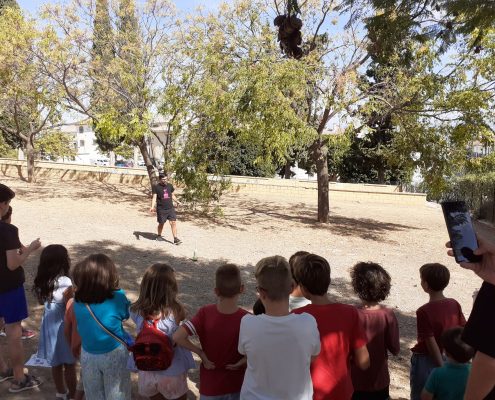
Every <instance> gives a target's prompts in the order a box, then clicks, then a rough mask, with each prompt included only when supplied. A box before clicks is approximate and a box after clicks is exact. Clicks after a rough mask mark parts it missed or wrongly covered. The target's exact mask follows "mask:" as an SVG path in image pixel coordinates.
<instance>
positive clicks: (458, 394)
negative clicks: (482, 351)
mask: <svg viewBox="0 0 495 400" xmlns="http://www.w3.org/2000/svg"><path fill="white" fill-rule="evenodd" d="M462 331H463V328H461V327H457V328H451V329H447V330H446V331H445V332H444V333H443V334H442V338H441V340H442V346H443V348H444V350H445V355H446V358H447V361H446V363H445V364H444V365H443V366H442V367H440V368H435V369H434V370H433V371H432V372H431V374H430V376H429V377H428V380H427V381H426V385H425V387H424V389H423V393H422V394H421V400H433V399H434V398H435V399H442V400H457V399H463V398H464V392H465V390H466V384H467V380H468V376H469V372H470V371H471V364H469V360H471V358H473V356H474V349H473V348H472V347H471V346H469V345H468V344H466V343H464V342H463V341H462V339H461V336H462Z"/></svg>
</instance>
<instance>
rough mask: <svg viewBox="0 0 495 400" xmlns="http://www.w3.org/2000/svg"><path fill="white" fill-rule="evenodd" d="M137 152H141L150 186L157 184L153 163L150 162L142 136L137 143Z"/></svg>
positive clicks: (146, 145)
mask: <svg viewBox="0 0 495 400" xmlns="http://www.w3.org/2000/svg"><path fill="white" fill-rule="evenodd" d="M138 147H139V150H140V151H141V155H142V156H143V161H144V164H145V165H146V170H147V171H148V177H149V179H150V185H151V186H153V185H155V184H156V183H157V179H156V176H155V169H154V168H153V163H152V162H151V157H150V153H149V151H148V144H147V143H146V137H145V136H143V138H142V139H141V141H140V142H139V145H138Z"/></svg>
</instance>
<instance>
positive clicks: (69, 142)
mask: <svg viewBox="0 0 495 400" xmlns="http://www.w3.org/2000/svg"><path fill="white" fill-rule="evenodd" d="M73 140H74V138H73V136H72V135H70V134H68V133H64V132H60V131H49V132H45V133H42V134H40V135H39V137H38V139H37V140H36V143H35V146H34V147H35V151H36V152H37V153H38V154H39V155H40V157H41V158H42V159H49V160H52V161H56V160H58V159H60V158H62V159H64V160H65V159H68V160H74V158H75V157H76V155H77V152H76V149H75V148H74V145H73Z"/></svg>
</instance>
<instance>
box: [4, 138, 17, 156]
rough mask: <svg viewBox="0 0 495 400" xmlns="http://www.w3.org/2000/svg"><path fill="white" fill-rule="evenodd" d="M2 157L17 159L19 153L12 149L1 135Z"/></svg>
mask: <svg viewBox="0 0 495 400" xmlns="http://www.w3.org/2000/svg"><path fill="white" fill-rule="evenodd" d="M0 157H4V158H15V157H17V151H16V150H15V148H13V147H11V146H10V145H9V144H8V143H7V142H6V141H5V139H4V137H3V135H1V134H0Z"/></svg>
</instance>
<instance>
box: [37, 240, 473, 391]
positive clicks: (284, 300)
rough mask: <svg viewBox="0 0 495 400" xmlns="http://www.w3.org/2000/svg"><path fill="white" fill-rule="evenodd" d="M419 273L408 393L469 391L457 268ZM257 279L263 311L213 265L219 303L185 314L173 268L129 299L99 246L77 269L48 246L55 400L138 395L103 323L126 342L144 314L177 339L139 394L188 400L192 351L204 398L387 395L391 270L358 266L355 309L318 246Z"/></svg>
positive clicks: (42, 349)
mask: <svg viewBox="0 0 495 400" xmlns="http://www.w3.org/2000/svg"><path fill="white" fill-rule="evenodd" d="M420 277H421V286H422V288H423V290H424V291H425V292H426V293H428V295H429V297H430V299H429V302H428V303H426V304H425V305H423V306H422V307H420V308H419V309H418V310H417V329H418V341H417V344H416V345H415V346H414V347H413V348H412V352H413V355H412V359H411V374H410V377H411V379H410V382H411V399H413V400H416V399H423V400H425V399H433V398H439V399H462V396H463V392H464V388H465V385H466V381H467V377H468V374H469V360H470V359H471V357H472V356H473V350H472V349H471V348H470V347H469V346H467V345H466V344H465V343H463V342H462V340H461V339H460V336H461V333H462V326H463V325H464V324H465V319H464V316H463V314H462V310H461V307H460V305H459V303H457V301H455V300H454V299H449V298H445V297H444V295H443V289H444V288H445V287H446V286H447V284H448V282H449V271H448V269H447V268H446V267H445V266H443V265H441V264H427V265H424V266H422V267H421V269H420ZM255 278H256V283H257V286H256V290H257V292H258V296H259V300H258V301H257V304H256V305H255V306H254V307H253V311H254V314H255V315H251V313H249V312H248V311H246V310H244V309H242V308H240V307H239V305H238V300H239V297H240V295H241V294H242V293H243V292H244V285H243V284H242V281H241V273H240V269H239V267H237V266H236V265H233V264H225V265H222V266H220V267H219V268H218V269H217V270H216V273H215V289H214V291H215V295H216V297H217V302H216V304H211V305H206V306H204V307H202V308H200V309H199V310H198V312H197V313H196V315H194V316H193V317H192V318H190V319H186V311H185V309H184V306H183V305H182V304H181V303H180V302H179V301H178V299H177V297H178V286H177V281H176V277H175V273H174V270H173V268H172V267H170V266H169V265H167V264H154V265H152V266H151V267H149V268H148V269H147V270H146V271H145V273H144V276H143V279H142V282H141V285H140V290H139V297H138V299H137V301H136V302H134V303H133V304H131V303H130V302H129V300H128V299H127V297H126V294H125V293H124V291H123V290H122V289H120V288H119V277H118V272H117V268H116V266H115V264H114V263H113V262H112V260H111V259H110V258H108V257H107V256H105V255H103V254H94V255H91V256H89V257H87V258H85V259H84V260H83V261H81V262H79V263H78V264H77V265H75V266H74V267H73V268H72V269H71V268H70V258H69V255H68V252H67V249H65V247H63V246H61V245H49V246H47V247H46V248H44V250H43V251H42V253H41V256H40V262H39V265H38V269H37V275H36V278H35V280H34V288H33V289H34V293H35V295H36V297H37V299H38V300H39V302H40V303H41V304H44V315H43V320H42V325H41V329H40V341H39V349H38V357H40V358H43V359H45V360H47V362H48V363H49V365H51V367H52V375H53V380H54V383H55V387H56V390H57V393H56V397H57V398H61V399H82V398H83V396H84V394H85V396H86V399H88V400H99V399H106V400H110V399H111V400H117V399H118V400H123V399H130V398H131V380H130V373H131V369H132V367H131V365H130V364H132V363H130V362H129V353H128V351H127V349H126V348H125V347H124V346H122V345H121V344H120V343H119V341H117V340H115V339H114V338H112V336H110V335H109V334H108V333H107V332H106V331H105V329H103V328H102V327H101V325H103V326H104V327H105V328H106V329H107V330H109V331H110V332H112V333H113V334H114V335H115V336H117V337H119V338H123V339H124V340H125V338H126V337H127V336H128V333H127V332H126V331H125V330H124V327H123V322H124V321H125V320H127V319H128V318H131V319H132V320H133V321H134V322H135V324H136V327H137V331H138V332H139V330H140V329H141V327H142V324H143V322H144V321H145V320H154V321H157V325H156V326H157V327H158V329H159V330H161V331H162V332H164V333H166V334H167V335H168V336H169V337H170V339H171V340H172V342H173V343H174V356H173V361H172V364H171V366H170V367H169V368H168V369H166V370H164V371H138V374H139V379H138V389H139V393H140V394H141V395H142V396H145V397H148V398H150V399H152V400H160V399H162V400H163V399H186V398H187V392H188V386H187V373H188V370H189V369H192V368H194V367H195V364H194V361H193V357H192V355H191V352H194V353H196V354H197V355H198V356H199V357H200V359H201V361H202V363H201V366H200V387H199V391H200V394H201V399H203V400H212V399H215V400H234V399H239V398H242V399H246V400H248V399H294V400H296V399H297V400H303V399H308V400H309V399H315V400H320V399H321V400H323V399H335V400H343V399H358V400H359V399H369V400H374V399H377V400H381V399H383V400H385V399H388V398H389V384H390V376H389V370H388V353H389V352H390V353H392V354H394V355H396V354H398V353H399V351H400V336H399V328H398V323H397V319H396V317H395V315H394V312H393V311H392V310H391V309H389V308H387V307H384V306H383V305H381V304H380V302H382V301H383V300H385V299H386V298H387V296H388V294H389V292H390V288H391V278H390V275H389V274H388V273H387V272H386V271H385V269H384V268H382V267H381V266H380V265H378V264H375V263H358V264H356V265H355V266H354V267H353V268H352V271H351V279H352V287H353V289H354V291H355V293H356V295H357V296H358V297H359V299H360V300H361V304H360V305H359V306H358V307H354V306H352V305H348V304H341V303H335V302H333V301H331V299H330V297H329V295H328V289H329V285H330V281H331V279H330V266H329V264H328V262H327V261H326V260H325V259H324V258H322V257H320V256H318V255H315V254H309V253H307V252H298V253H296V254H295V255H293V256H292V257H291V258H290V262H287V261H286V259H284V258H283V257H280V256H274V257H268V258H264V259H262V260H260V261H259V262H258V263H257V265H256V268H255ZM256 314H257V315H256ZM191 336H196V337H197V338H198V339H199V344H200V345H199V346H198V345H196V344H195V343H193V342H192V341H191V340H190V337H191ZM77 359H79V360H80V364H81V381H82V384H81V382H80V384H79V385H78V384H77V379H76V369H75V363H76V360H77ZM437 367H439V368H437Z"/></svg>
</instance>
